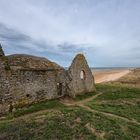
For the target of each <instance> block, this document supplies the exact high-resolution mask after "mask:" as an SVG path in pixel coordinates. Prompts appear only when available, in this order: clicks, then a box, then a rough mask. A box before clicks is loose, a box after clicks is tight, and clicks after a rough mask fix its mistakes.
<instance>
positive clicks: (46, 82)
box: [0, 48, 95, 115]
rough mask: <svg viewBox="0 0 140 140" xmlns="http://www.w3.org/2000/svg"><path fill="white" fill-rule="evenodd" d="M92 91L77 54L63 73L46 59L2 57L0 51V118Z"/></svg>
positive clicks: (91, 82) (84, 65)
mask: <svg viewBox="0 0 140 140" xmlns="http://www.w3.org/2000/svg"><path fill="white" fill-rule="evenodd" d="M81 71H83V72H84V76H85V77H84V79H80V72H81ZM94 91H95V86H94V78H93V75H92V73H91V71H90V68H89V67H88V64H87V62H86V60H85V57H84V56H83V55H81V54H79V55H77V56H76V57H75V59H74V60H73V63H72V65H71V66H70V68H69V70H65V69H64V68H62V67H61V66H59V65H57V64H56V63H54V62H51V61H49V60H48V59H46V58H40V57H35V56H30V55H20V54H19V55H10V56H5V55H4V52H3V50H2V48H1V50H0V115H2V114H4V113H5V112H8V111H12V110H13V108H18V107H23V106H25V105H28V104H32V103H35V102H40V101H44V100H48V99H55V98H59V97H61V96H64V95H70V96H73V97H74V96H75V95H77V94H81V93H87V92H94Z"/></svg>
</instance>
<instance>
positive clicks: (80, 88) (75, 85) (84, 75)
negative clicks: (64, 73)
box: [68, 54, 95, 96]
mask: <svg viewBox="0 0 140 140" xmlns="http://www.w3.org/2000/svg"><path fill="white" fill-rule="evenodd" d="M68 72H69V75H70V76H71V79H72V80H71V82H70V88H71V95H72V96H76V95H78V94H82V93H87V92H94V91H95V83H94V77H93V75H92V72H91V70H90V68H89V66H88V63H87V61H86V59H85V57H84V55H83V54H78V55H77V56H76V57H75V58H74V60H73V62H72V64H71V66H70V68H69V70H68Z"/></svg>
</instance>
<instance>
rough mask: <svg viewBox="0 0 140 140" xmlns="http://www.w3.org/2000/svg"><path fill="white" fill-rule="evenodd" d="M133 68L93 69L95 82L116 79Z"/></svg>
mask: <svg viewBox="0 0 140 140" xmlns="http://www.w3.org/2000/svg"><path fill="white" fill-rule="evenodd" d="M129 72H131V70H105V71H93V74H94V78H95V83H103V82H110V81H115V80H118V79H119V78H121V77H122V76H124V75H126V74H128V73H129Z"/></svg>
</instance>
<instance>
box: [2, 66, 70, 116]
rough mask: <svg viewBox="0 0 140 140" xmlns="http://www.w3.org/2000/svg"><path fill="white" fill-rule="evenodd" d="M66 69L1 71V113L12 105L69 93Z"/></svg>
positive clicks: (21, 104) (15, 106) (21, 105)
mask: <svg viewBox="0 0 140 140" xmlns="http://www.w3.org/2000/svg"><path fill="white" fill-rule="evenodd" d="M67 80H68V75H67V72H66V71H65V70H63V69H62V70H55V69H54V70H48V69H46V70H45V69H43V70H40V69H17V70H15V69H10V70H5V69H4V68H3V71H2V69H1V73H0V108H4V109H1V112H0V114H2V113H3V110H4V111H5V110H6V111H9V110H10V107H11V106H12V107H14V108H17V107H23V106H25V105H28V104H31V103H35V102H40V101H43V100H48V99H54V98H58V97H60V96H63V95H64V94H66V93H67Z"/></svg>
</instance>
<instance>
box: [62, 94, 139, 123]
mask: <svg viewBox="0 0 140 140" xmlns="http://www.w3.org/2000/svg"><path fill="white" fill-rule="evenodd" d="M102 94H103V93H98V94H96V95H95V96H92V97H90V98H87V99H85V100H82V101H78V102H71V103H65V102H62V103H63V104H64V105H66V106H80V107H83V108H85V109H86V110H88V111H91V112H93V113H100V114H103V115H105V116H110V117H113V118H117V119H122V120H124V121H126V122H129V123H134V124H137V125H140V123H139V122H137V121H136V120H130V119H128V118H125V117H122V116H119V115H115V114H112V113H106V112H103V111H98V110H94V109H92V108H90V107H88V106H86V105H85V103H87V102H89V101H92V100H94V99H96V98H97V97H98V96H100V95H102Z"/></svg>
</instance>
